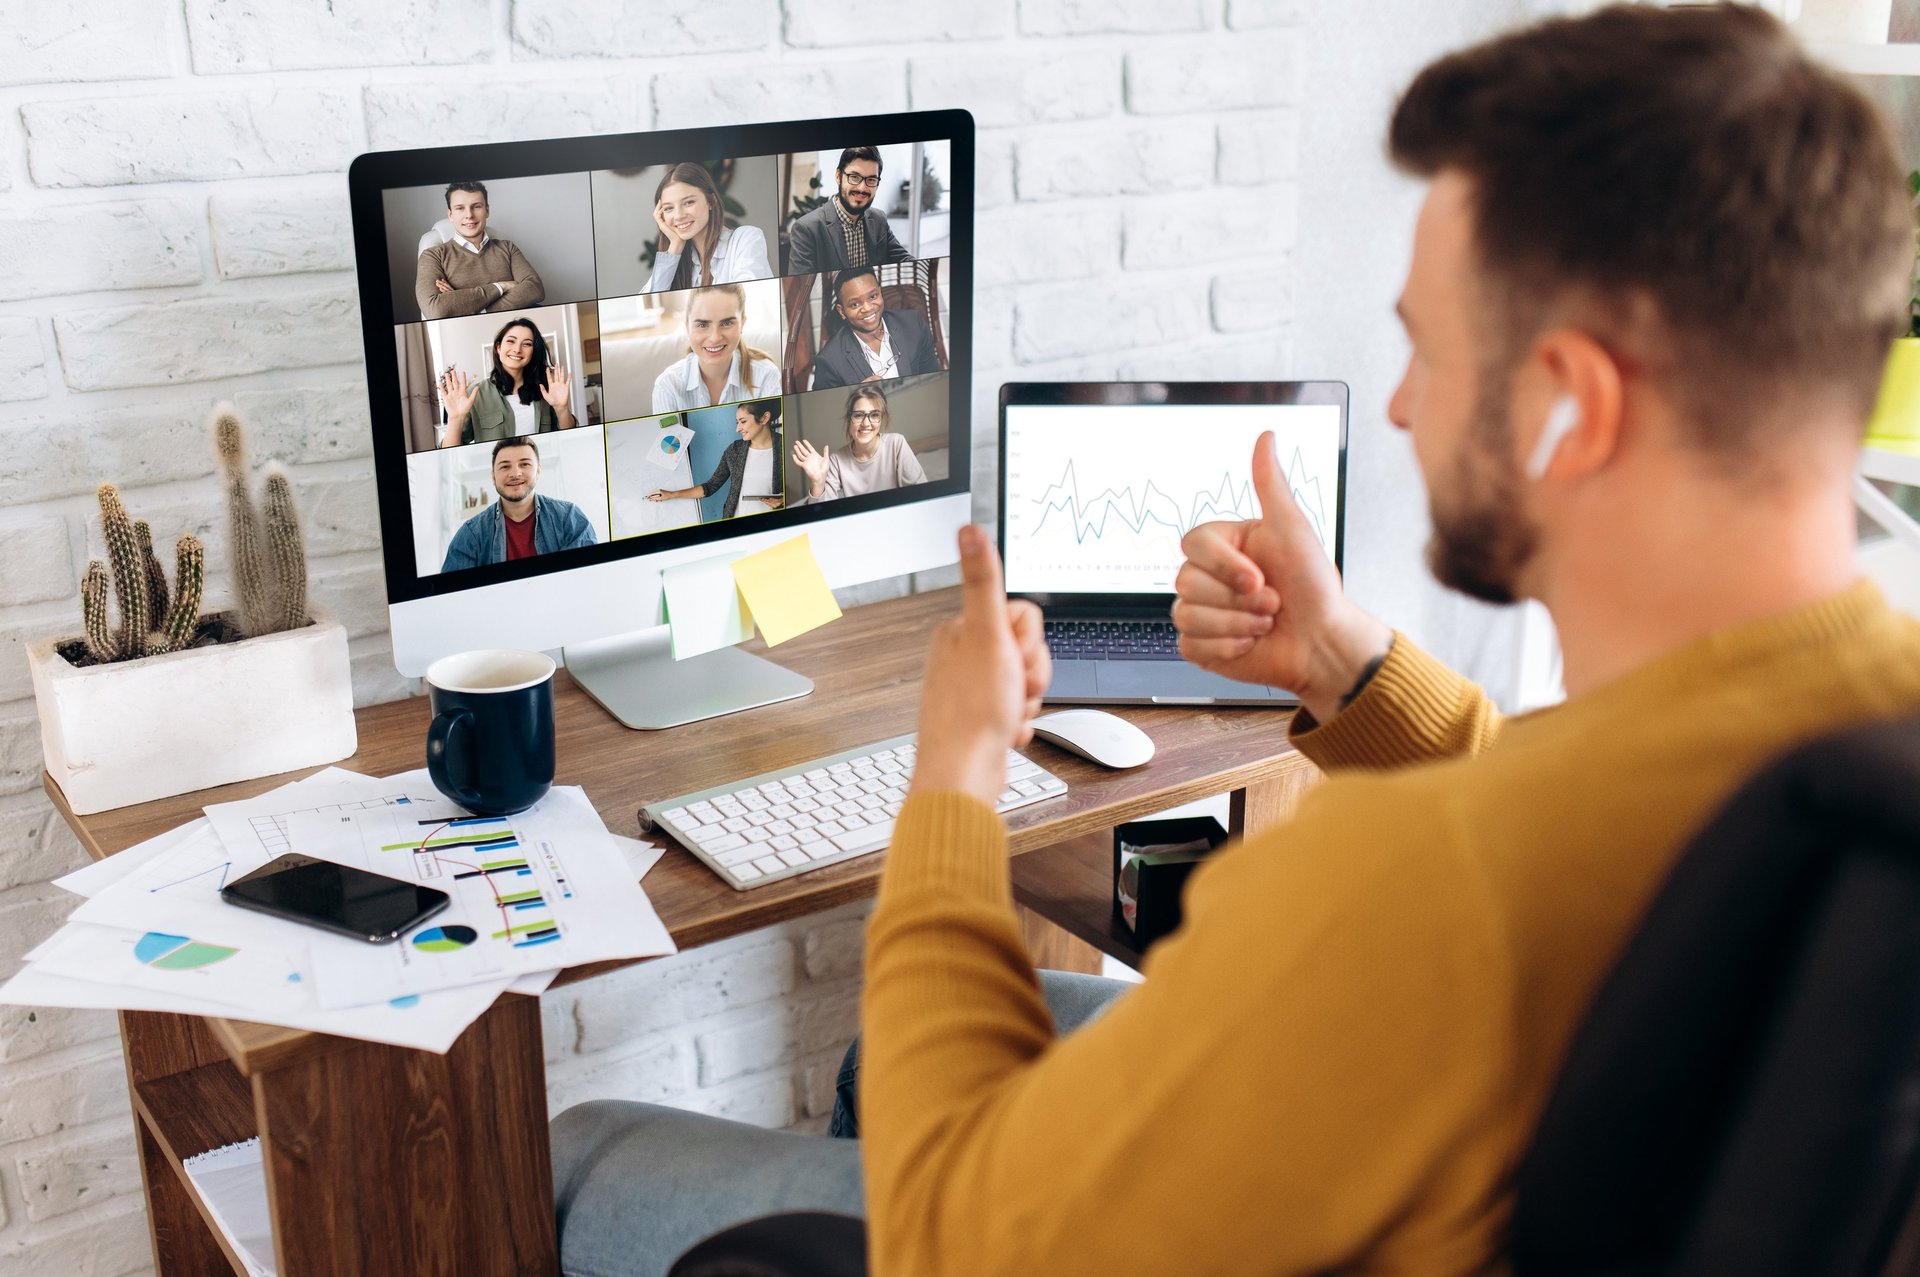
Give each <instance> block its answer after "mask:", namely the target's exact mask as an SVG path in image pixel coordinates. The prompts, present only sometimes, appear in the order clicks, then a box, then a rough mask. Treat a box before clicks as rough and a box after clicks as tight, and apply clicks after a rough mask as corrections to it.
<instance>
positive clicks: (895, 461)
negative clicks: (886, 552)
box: [793, 386, 927, 505]
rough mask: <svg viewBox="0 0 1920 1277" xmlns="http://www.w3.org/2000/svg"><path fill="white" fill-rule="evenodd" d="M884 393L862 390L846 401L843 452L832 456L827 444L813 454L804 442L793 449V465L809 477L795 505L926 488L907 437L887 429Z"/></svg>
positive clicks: (870, 388) (799, 441)
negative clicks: (845, 429) (802, 494)
mask: <svg viewBox="0 0 1920 1277" xmlns="http://www.w3.org/2000/svg"><path fill="white" fill-rule="evenodd" d="M889 424H890V421H889V418H888V416H887V392H886V391H884V390H882V389H880V387H878V386H861V387H859V388H858V389H856V390H855V391H854V392H853V393H852V394H851V395H848V396H847V447H846V449H845V450H844V451H841V452H834V451H833V447H832V445H831V444H822V445H820V448H819V449H818V450H817V451H816V450H815V448H814V446H813V445H812V444H810V443H808V442H807V441H806V440H805V439H797V440H795V441H794V444H793V464H794V465H796V466H799V467H800V469H801V471H802V472H803V473H804V474H805V475H806V476H807V495H806V496H805V497H803V498H801V500H799V501H796V502H794V504H795V505H804V504H806V503H807V502H810V501H831V500H833V499H834V498H836V497H858V496H864V495H865V494H867V493H869V492H889V491H891V490H893V489H894V488H904V487H907V486H909V485H911V484H915V483H925V482H926V481H927V472H926V471H925V470H924V469H922V468H921V466H920V458H918V457H916V456H914V455H913V449H912V448H910V447H908V446H907V439H906V436H905V435H901V434H897V433H895V432H894V431H892V430H889V429H887V426H888V425H889Z"/></svg>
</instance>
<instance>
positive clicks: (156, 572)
mask: <svg viewBox="0 0 1920 1277" xmlns="http://www.w3.org/2000/svg"><path fill="white" fill-rule="evenodd" d="M133 532H134V535H135V536H137V537H139V538H140V557H141V558H143V559H145V560H146V564H147V628H148V629H150V630H158V629H163V628H165V625H166V620H167V603H168V598H167V571H166V569H165V568H163V567H161V566H160V557H159V556H158V555H156V554H155V553H154V552H153V528H152V527H151V526H150V525H149V524H148V523H147V521H146V520H145V519H135V520H134V521H133Z"/></svg>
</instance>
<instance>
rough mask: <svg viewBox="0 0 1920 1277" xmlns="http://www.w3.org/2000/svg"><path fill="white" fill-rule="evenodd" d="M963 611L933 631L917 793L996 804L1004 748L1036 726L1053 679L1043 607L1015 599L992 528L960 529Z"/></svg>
mask: <svg viewBox="0 0 1920 1277" xmlns="http://www.w3.org/2000/svg"><path fill="white" fill-rule="evenodd" d="M960 579H961V585H960V589H961V599H962V609H961V613H960V615H959V616H957V617H955V618H953V619H952V620H949V621H944V622H942V623H941V624H940V626H939V627H938V628H936V629H935V630H934V632H933V645H932V647H931V648H930V649H929V650H928V652H927V670H926V677H925V679H924V680H923V682H922V685H921V693H920V735H919V742H918V749H917V756H916V758H915V761H914V765H913V790H914V792H916V793H919V792H936V791H940V790H947V791H953V790H958V791H959V792H961V793H966V794H972V795H973V796H974V797H976V798H978V799H980V800H981V801H982V802H984V803H987V804H989V805H991V804H992V803H993V802H994V800H995V799H997V798H998V797H999V795H1000V791H1001V789H1002V788H1004V787H1005V782H1006V774H1007V750H1008V749H1009V748H1016V749H1017V748H1018V747H1020V746H1022V745H1024V744H1026V743H1027V742H1028V741H1029V740H1031V739H1032V738H1033V728H1032V727H1031V726H1030V725H1029V724H1030V722H1031V720H1032V718H1033V716H1034V715H1035V714H1037V713H1039V712H1040V697H1041V695H1042V693H1044V692H1045V691H1046V690H1047V684H1048V683H1049V682H1050V681H1052V678H1053V662H1052V659H1051V658H1050V657H1049V656H1048V654H1047V641H1046V634H1045V630H1044V628H1043V626H1042V625H1041V621H1040V609H1039V608H1037V607H1035V606H1034V605H1033V604H1031V603H1029V602H1027V601H1026V600H1024V599H1008V598H1007V594H1006V587H1005V585H1003V584H1002V582H1001V576H1000V556H999V555H998V554H996V553H995V552H994V549H993V544H992V542H990V541H989V540H988V539H987V534H986V532H985V531H984V530H983V529H981V528H978V527H975V526H973V525H971V524H969V525H968V526H966V527H964V528H961V529H960Z"/></svg>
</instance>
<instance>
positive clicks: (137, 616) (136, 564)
mask: <svg viewBox="0 0 1920 1277" xmlns="http://www.w3.org/2000/svg"><path fill="white" fill-rule="evenodd" d="M96 495H97V496H98V497H99V499H100V535H101V537H102V538H103V539H104V540H105V541H106V543H107V566H108V567H109V568H110V569H111V570H112V572H113V598H114V601H115V602H116V603H118V604H119V605H120V636H119V641H118V644H117V645H118V647H119V649H120V655H121V657H122V658H123V659H127V658H135V657H141V656H145V655H146V654H147V646H148V644H147V636H148V635H149V634H150V633H151V632H152V631H150V630H149V629H148V628H147V622H148V621H149V620H150V619H152V616H153V613H152V610H151V609H150V608H149V607H148V606H147V563H146V558H145V556H144V555H142V554H141V553H140V538H139V535H138V534H137V533H135V532H134V530H133V519H132V517H131V516H129V515H128V514H127V507H126V503H124V502H123V501H121V500H120V489H118V488H116V487H114V486H113V485H112V484H111V483H103V484H101V485H100V489H99V491H98V493H97V494H96Z"/></svg>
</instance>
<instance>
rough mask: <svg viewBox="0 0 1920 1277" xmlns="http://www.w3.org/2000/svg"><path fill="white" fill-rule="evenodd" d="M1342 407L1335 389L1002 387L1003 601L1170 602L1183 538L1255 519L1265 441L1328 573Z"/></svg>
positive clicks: (1337, 538)
mask: <svg viewBox="0 0 1920 1277" xmlns="http://www.w3.org/2000/svg"><path fill="white" fill-rule="evenodd" d="M1346 404H1347V396H1346V387H1345V386H1344V385H1342V384H1340V383H1338V382H1268V383H1234V384H1221V385H1207V384H1195V383H1184V384H1182V383H1173V384H1165V383H1144V384H1119V385H1115V384H1104V385H1085V386H1035V385H1022V386H1009V387H1007V388H1006V391H1005V392H1003V405H1002V410H1001V457H1002V460H1001V473H1002V500H1001V529H1000V532H1001V547H1002V553H1003V555H1004V556H1005V560H1006V578H1007V590H1008V592H1009V593H1012V594H1019V595H1025V596H1029V597H1042V598H1064V597H1067V596H1076V595H1119V596H1143V595H1146V596H1151V595H1171V594H1172V593H1173V578H1174V574H1175V573H1176V572H1178V571H1179V569H1180V564H1181V562H1182V561H1183V558H1184V556H1183V555H1182V554H1181V552H1180V539H1181V537H1183V536H1184V535H1185V534H1186V533H1187V531H1188V530H1189V529H1191V528H1193V527H1194V526H1195V525H1197V524H1201V523H1206V522H1209V521H1211V520H1214V519H1246V518H1254V517H1256V516H1257V515H1258V514H1259V512H1260V506H1259V502H1258V500H1257V499H1256V497H1255V496H1254V491H1253V472H1252V460H1253V449H1254V445H1255V443H1256V442H1257V441H1258V440H1259V438H1260V435H1261V434H1262V433H1263V432H1264V431H1268V430H1271V431H1273V432H1274V434H1275V436H1276V440H1277V442H1278V444H1279V455H1280V463H1281V467H1282V469H1283V470H1284V471H1285V473H1286V476H1287V482H1288V486H1289V487H1290V488H1291V490H1292V492H1293V496H1294V500H1295V501H1296V502H1298V503H1299V505H1300V508H1301V510H1302V512H1303V513H1305V515H1306V517H1307V519H1308V521H1309V522H1310V523H1311V524H1313V526H1314V530H1315V532H1316V533H1317V534H1318V535H1319V537H1320V543H1321V544H1322V545H1323V546H1325V547H1326V551H1327V555H1328V557H1329V558H1330V559H1332V560H1333V562H1334V564H1335V566H1336V567H1337V566H1340V562H1341V549H1342V536H1341V529H1342V520H1341V514H1342V511H1341V501H1342V497H1343V495H1344V487H1345V484H1344V479H1345V461H1346V434H1347V420H1346V418H1347V412H1346Z"/></svg>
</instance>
